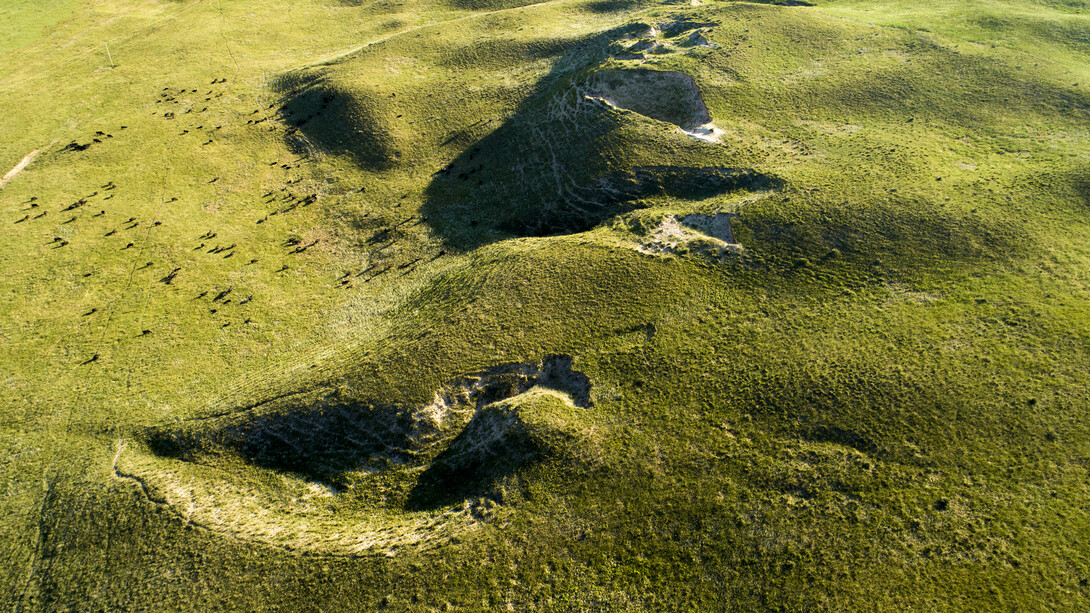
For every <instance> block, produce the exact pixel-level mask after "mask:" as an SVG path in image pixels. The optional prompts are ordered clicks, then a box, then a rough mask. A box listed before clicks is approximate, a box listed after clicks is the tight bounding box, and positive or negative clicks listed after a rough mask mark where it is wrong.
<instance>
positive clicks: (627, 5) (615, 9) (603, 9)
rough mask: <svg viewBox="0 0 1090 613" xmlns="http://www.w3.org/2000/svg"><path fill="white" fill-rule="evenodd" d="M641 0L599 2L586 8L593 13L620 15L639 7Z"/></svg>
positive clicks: (588, 4) (605, 0)
mask: <svg viewBox="0 0 1090 613" xmlns="http://www.w3.org/2000/svg"><path fill="white" fill-rule="evenodd" d="M639 4H640V0H597V1H595V2H588V3H587V4H586V5H585V6H586V8H587V10H588V11H590V12H592V13H620V12H622V11H627V10H631V9H632V8H634V7H636V6H639Z"/></svg>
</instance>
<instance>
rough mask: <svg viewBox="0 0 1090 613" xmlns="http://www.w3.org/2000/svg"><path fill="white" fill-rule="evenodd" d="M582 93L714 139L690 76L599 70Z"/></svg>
mask: <svg viewBox="0 0 1090 613" xmlns="http://www.w3.org/2000/svg"><path fill="white" fill-rule="evenodd" d="M584 95H585V96H586V97H588V98H591V99H594V100H600V101H602V102H604V103H606V104H608V105H610V106H612V107H614V108H617V109H624V110H627V111H632V112H633V113H638V114H640V115H643V116H645V117H650V118H651V119H657V120H659V121H665V122H668V123H672V124H674V125H676V126H677V127H679V128H681V130H682V131H683V132H685V133H686V134H689V135H690V136H693V137H696V138H699V139H701V140H706V141H709V142H718V140H719V134H720V133H721V132H719V131H718V130H717V129H716V128H715V126H714V125H712V123H711V121H712V117H711V114H710V113H709V112H708V107H707V106H706V105H705V104H704V99H703V97H702V96H701V94H700V87H698V86H697V84H696V80H695V79H693V78H692V77H691V76H689V75H687V74H685V73H682V72H674V71H665V70H646V69H631V70H601V71H598V72H597V73H595V74H594V76H593V77H591V80H590V82H589V83H588V84H587V85H586V87H585V90H584Z"/></svg>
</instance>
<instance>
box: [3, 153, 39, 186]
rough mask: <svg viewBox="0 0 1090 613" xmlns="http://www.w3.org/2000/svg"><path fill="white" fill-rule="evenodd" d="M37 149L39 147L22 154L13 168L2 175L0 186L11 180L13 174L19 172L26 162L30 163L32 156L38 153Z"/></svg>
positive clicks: (25, 165)
mask: <svg viewBox="0 0 1090 613" xmlns="http://www.w3.org/2000/svg"><path fill="white" fill-rule="evenodd" d="M39 151H41V149H35V150H34V151H31V152H30V153H28V154H26V155H25V156H23V161H22V162H19V163H18V164H16V165H15V168H12V169H11V170H9V171H8V174H6V175H4V178H3V179H0V187H4V186H5V185H7V184H8V181H11V180H12V179H13V178H14V177H15V175H17V174H19V172H20V171H22V170H23V169H24V168H26V167H27V164H30V162H31V160H33V159H34V157H35V156H37V155H38V152H39Z"/></svg>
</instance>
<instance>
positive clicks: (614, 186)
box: [421, 24, 782, 249]
mask: <svg viewBox="0 0 1090 613" xmlns="http://www.w3.org/2000/svg"><path fill="white" fill-rule="evenodd" d="M646 29H647V26H646V24H631V25H628V26H625V27H621V28H616V29H613V30H609V31H607V32H604V33H601V34H599V35H596V36H592V37H589V38H585V39H582V40H578V41H572V42H571V43H570V44H568V46H567V49H566V51H565V53H564V54H563V55H562V56H561V57H559V58H558V59H557V60H556V61H555V63H554V64H553V69H552V71H551V72H550V73H549V74H548V75H547V76H545V77H544V78H542V79H541V80H540V81H539V82H538V83H537V86H536V89H535V91H534V93H532V94H531V95H529V96H528V97H527V98H526V99H525V100H524V101H523V102H522V103H521V104H520V105H519V107H518V108H517V109H516V111H515V113H514V114H513V115H511V116H510V117H509V118H508V119H507V120H506V121H504V123H503V124H502V125H500V126H499V127H497V128H496V129H495V130H494V131H491V132H490V133H489V134H488V135H487V136H485V137H484V138H482V139H480V140H479V141H476V142H473V143H470V144H468V145H467V146H465V149H464V151H463V152H462V153H461V154H460V155H458V156H457V157H456V158H455V159H454V160H453V161H452V162H451V163H450V164H449V165H448V166H446V167H444V168H443V169H440V170H439V171H438V172H437V173H435V175H434V179H433V180H432V182H431V183H430V184H429V186H428V187H427V189H426V190H425V203H424V205H423V207H422V209H421V213H422V214H423V215H426V216H427V218H428V220H429V221H428V223H429V225H431V227H432V229H433V230H434V231H435V232H436V233H437V234H438V235H440V236H441V237H442V238H443V239H444V241H445V242H446V243H447V245H448V246H451V247H454V248H457V249H472V248H474V247H477V246H480V245H482V244H486V243H490V242H493V241H496V240H502V239H505V238H510V237H519V236H546V235H557V234H570V233H576V232H583V231H586V230H588V229H590V228H593V227H594V226H596V225H598V224H600V223H602V222H603V221H605V220H607V219H609V218H611V217H614V216H616V215H618V214H622V213H625V212H627V211H631V210H633V209H636V208H640V207H644V206H648V204H649V203H648V202H645V201H644V200H645V199H647V198H653V197H658V196H669V197H674V198H683V199H703V198H708V197H712V196H716V195H720V194H725V193H729V192H733V191H739V190H755V189H768V188H774V187H778V186H780V185H781V184H782V181H780V180H779V179H777V178H775V177H772V176H770V175H767V174H763V173H760V172H758V171H756V170H753V169H749V168H734V167H730V166H729V165H727V164H724V163H723V162H726V161H727V160H729V159H730V158H729V157H728V154H729V152H727V151H726V150H725V149H724V148H723V147H722V146H720V145H716V144H711V143H707V142H703V141H700V140H697V139H695V138H692V137H689V136H686V135H684V134H682V133H681V132H680V131H679V130H678V129H677V128H675V127H673V126H669V124H666V123H663V122H653V121H652V120H650V119H648V118H647V117H641V116H639V115H637V114H635V113H632V112H628V111H619V110H617V109H615V108H613V107H612V106H610V105H609V104H606V103H604V102H602V101H601V100H600V99H597V98H595V97H593V96H591V95H589V92H590V91H591V88H590V87H589V83H590V82H591V80H592V79H593V74H592V73H593V71H594V70H595V69H596V68H597V67H598V66H600V65H601V64H602V62H603V61H604V60H606V59H607V58H609V57H610V56H611V55H615V54H617V53H619V52H621V51H623V49H622V47H620V46H619V45H617V41H620V40H622V39H624V38H625V37H627V36H631V35H638V34H639V33H641V32H644V31H645V30H646ZM613 72H618V71H613ZM670 93H673V92H666V91H663V92H656V91H652V92H649V95H656V94H662V95H668V94H670ZM468 128H472V126H470V127H468ZM468 128H467V129H466V131H468ZM649 133H650V135H649ZM448 140H449V141H451V142H453V141H455V140H457V141H459V142H464V137H462V136H460V132H459V131H455V132H454V134H453V135H452V136H451V137H450V138H449V139H448ZM443 144H445V143H440V146H442V145H443ZM694 158H695V159H700V160H702V161H705V160H706V161H707V162H709V164H708V165H707V166H693V165H691V164H685V163H678V164H677V165H672V164H669V163H666V164H664V163H663V161H664V160H679V161H680V160H683V159H694ZM639 160H646V162H645V163H644V164H641V163H639ZM633 162H636V163H633Z"/></svg>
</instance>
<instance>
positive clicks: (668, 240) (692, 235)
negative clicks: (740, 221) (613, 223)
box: [637, 212, 744, 257]
mask: <svg viewBox="0 0 1090 613" xmlns="http://www.w3.org/2000/svg"><path fill="white" fill-rule="evenodd" d="M732 217H734V214H733V213H722V212H720V213H714V214H712V215H703V214H698V213H694V214H690V215H685V216H684V217H678V216H676V215H671V216H669V217H665V218H663V220H662V221H661V222H659V225H658V226H656V227H655V228H654V229H653V230H652V231H651V232H650V234H649V235H648V236H647V238H646V239H645V240H643V241H641V242H640V245H639V246H638V247H637V249H638V250H639V251H641V252H643V253H654V254H661V253H699V254H702V255H710V256H713V257H724V256H730V255H738V254H740V253H742V252H743V251H744V249H743V247H742V245H741V244H739V243H737V242H735V240H734V235H733V233H732V232H731V229H730V220H731V218H732Z"/></svg>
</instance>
